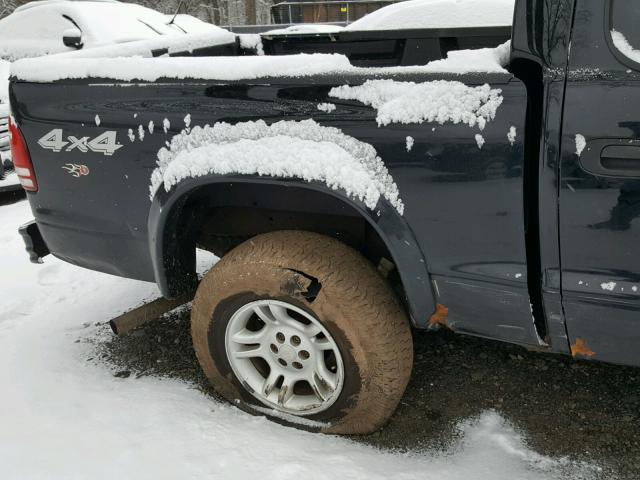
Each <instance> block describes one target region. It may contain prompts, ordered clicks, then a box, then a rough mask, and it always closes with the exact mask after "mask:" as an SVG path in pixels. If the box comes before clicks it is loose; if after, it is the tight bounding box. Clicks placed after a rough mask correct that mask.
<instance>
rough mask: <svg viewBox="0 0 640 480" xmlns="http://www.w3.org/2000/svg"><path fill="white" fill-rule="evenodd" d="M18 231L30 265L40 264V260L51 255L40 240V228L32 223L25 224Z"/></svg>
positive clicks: (42, 240)
mask: <svg viewBox="0 0 640 480" xmlns="http://www.w3.org/2000/svg"><path fill="white" fill-rule="evenodd" d="M18 231H19V232H20V235H21V236H22V239H23V240H24V246H25V249H26V250H27V253H28V254H29V260H31V262H32V263H42V259H43V258H44V257H46V256H47V255H49V253H51V252H50V251H49V247H47V244H46V243H45V241H44V239H43V238H42V234H41V233H40V228H38V224H37V223H36V222H35V220H34V221H31V222H29V223H25V224H24V225H22V226H21V227H20V228H19V229H18Z"/></svg>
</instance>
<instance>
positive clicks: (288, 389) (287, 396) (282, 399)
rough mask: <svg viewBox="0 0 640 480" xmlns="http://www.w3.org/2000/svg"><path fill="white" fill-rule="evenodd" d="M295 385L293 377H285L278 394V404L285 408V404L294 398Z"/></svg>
mask: <svg viewBox="0 0 640 480" xmlns="http://www.w3.org/2000/svg"><path fill="white" fill-rule="evenodd" d="M294 385H295V381H294V380H293V379H292V378H291V377H289V376H287V375H285V376H284V379H283V380H282V386H281V387H280V391H279V392H278V404H280V406H282V407H284V406H285V404H286V403H287V402H288V401H289V400H291V397H293V387H294Z"/></svg>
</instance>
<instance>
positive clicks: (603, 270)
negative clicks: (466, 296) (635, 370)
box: [559, 0, 640, 365]
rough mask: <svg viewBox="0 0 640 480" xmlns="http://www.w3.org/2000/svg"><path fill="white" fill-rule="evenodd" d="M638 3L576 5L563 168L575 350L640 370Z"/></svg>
mask: <svg viewBox="0 0 640 480" xmlns="http://www.w3.org/2000/svg"><path fill="white" fill-rule="evenodd" d="M638 25H640V2H638V0H605V1H603V0H577V1H576V12H575V20H574V29H573V34H572V43H571V52H570V58H569V70H568V73H567V75H568V78H567V87H566V97H565V107H564V119H563V131H562V162H561V167H560V217H559V218H560V225H559V229H560V254H561V265H562V267H561V268H562V298H563V308H564V312H565V318H566V325H567V333H568V335H569V339H570V343H571V348H572V353H573V354H574V355H576V356H582V357H590V358H594V359H600V360H604V361H610V362H616V363H624V364H633V365H640V30H639V29H638V28H637V26H638Z"/></svg>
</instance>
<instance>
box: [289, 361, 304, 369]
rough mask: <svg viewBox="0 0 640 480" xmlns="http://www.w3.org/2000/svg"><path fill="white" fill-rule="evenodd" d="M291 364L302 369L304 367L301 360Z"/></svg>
mask: <svg viewBox="0 0 640 480" xmlns="http://www.w3.org/2000/svg"><path fill="white" fill-rule="evenodd" d="M291 365H293V368H295V369H298V370H301V369H302V364H301V363H300V362H293V363H292V364H291Z"/></svg>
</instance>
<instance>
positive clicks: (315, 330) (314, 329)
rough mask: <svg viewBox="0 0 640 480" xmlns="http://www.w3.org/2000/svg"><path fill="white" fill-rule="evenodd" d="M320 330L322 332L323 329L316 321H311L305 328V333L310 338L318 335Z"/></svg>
mask: <svg viewBox="0 0 640 480" xmlns="http://www.w3.org/2000/svg"><path fill="white" fill-rule="evenodd" d="M320 332H322V329H321V328H320V326H319V325H317V324H315V323H310V324H309V325H307V326H306V327H305V329H304V333H305V335H307V336H308V337H309V338H310V339H312V338H313V337H315V336H316V335H318V334H319V333H320Z"/></svg>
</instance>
